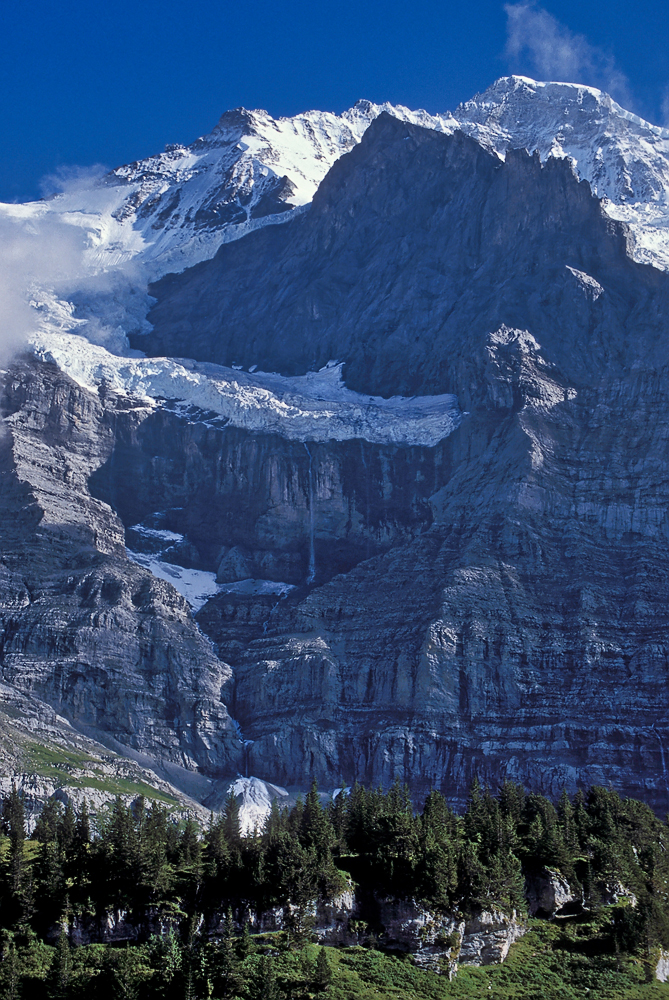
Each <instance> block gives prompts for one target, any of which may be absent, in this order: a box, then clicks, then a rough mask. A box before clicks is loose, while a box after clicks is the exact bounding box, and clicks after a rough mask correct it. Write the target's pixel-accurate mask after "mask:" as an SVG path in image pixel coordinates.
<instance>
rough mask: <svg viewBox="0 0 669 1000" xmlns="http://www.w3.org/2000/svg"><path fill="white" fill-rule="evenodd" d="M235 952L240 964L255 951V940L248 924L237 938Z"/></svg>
mask: <svg viewBox="0 0 669 1000" xmlns="http://www.w3.org/2000/svg"><path fill="white" fill-rule="evenodd" d="M235 951H236V952H237V957H238V958H239V960H240V962H243V961H244V959H245V958H248V956H249V955H250V954H251V952H252V951H253V938H252V937H251V925H250V924H249V923H248V922H246V923H245V924H244V926H243V928H242V933H241V934H240V936H239V937H238V938H237V942H236V945H235Z"/></svg>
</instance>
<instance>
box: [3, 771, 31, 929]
mask: <svg viewBox="0 0 669 1000" xmlns="http://www.w3.org/2000/svg"><path fill="white" fill-rule="evenodd" d="M2 829H3V831H4V833H6V834H7V836H8V837H9V857H8V859H7V868H6V886H7V896H8V904H9V906H8V909H7V911H6V912H5V926H16V925H18V924H20V923H22V922H23V921H24V920H25V919H26V918H27V917H28V915H29V914H28V910H29V908H30V907H29V905H28V896H29V894H30V884H29V883H30V878H29V874H28V873H26V871H25V860H24V842H25V838H26V827H25V813H24V809H23V796H22V795H19V793H18V791H17V790H16V785H14V784H12V790H11V792H10V793H9V795H8V796H7V797H6V798H5V799H4V801H3V803H2Z"/></svg>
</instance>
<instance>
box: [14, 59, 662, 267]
mask: <svg viewBox="0 0 669 1000" xmlns="http://www.w3.org/2000/svg"><path fill="white" fill-rule="evenodd" d="M382 111H387V112H389V113H390V114H393V115H395V116H397V117H399V118H402V119H404V120H406V121H410V122H412V123H414V124H417V125H422V126H425V127H427V128H434V129H438V130H440V131H444V132H452V131H453V130H455V129H457V128H461V129H462V130H463V131H465V132H467V133H468V134H469V135H471V136H473V137H474V138H476V139H477V140H478V141H479V142H481V143H482V144H483V145H485V146H486V147H488V148H491V149H495V150H496V151H497V152H498V153H499V154H500V155H501V156H503V155H504V153H505V150H506V148H507V147H508V146H512V147H519V146H520V147H526V148H527V149H529V150H530V151H533V150H535V149H536V150H538V151H539V153H540V155H541V157H542V159H545V158H546V157H547V156H568V157H570V158H571V160H572V161H573V163H574V166H575V168H576V170H577V172H578V174H579V176H580V177H582V178H585V179H586V180H588V181H589V182H590V183H591V185H592V187H593V189H594V190H595V191H596V193H597V194H598V195H599V196H600V197H606V198H608V199H610V201H611V202H612V203H613V204H612V206H611V208H610V211H611V212H612V214H615V216H616V217H623V218H626V219H628V220H629V221H630V222H631V223H632V224H633V226H634V230H635V233H636V235H637V238H638V239H639V242H640V245H642V246H644V247H645V255H646V256H647V255H648V253H652V252H653V247H654V246H655V243H653V241H651V243H648V241H647V240H645V241H644V238H643V236H644V231H645V230H649V229H650V230H653V231H655V230H658V229H659V230H664V229H665V228H666V225H665V223H666V219H665V208H666V205H667V201H668V198H667V193H668V192H669V131H667V130H666V129H662V128H659V127H658V126H656V125H651V124H649V123H648V122H645V121H643V120H642V119H641V118H638V117H637V116H636V115H633V114H631V113H630V112H628V111H625V110H624V109H623V108H621V107H620V106H619V105H618V104H616V103H615V101H613V100H612V99H611V98H610V97H609V96H608V95H607V94H604V93H602V92H601V91H599V90H595V89H594V88H592V87H584V86H579V85H576V84H569V83H538V82H536V81H533V80H530V79H527V78H525V77H518V76H512V77H503V78H502V79H500V80H497V81H496V82H495V83H494V84H493V85H492V86H491V87H489V88H488V90H486V91H485V92H484V93H482V94H477V95H476V96H475V97H473V98H472V99H471V100H470V101H467V102H465V103H464V104H462V105H460V106H459V107H458V108H457V109H456V111H455V112H454V113H453V114H450V113H446V114H443V115H430V114H428V113H427V112H425V111H411V110H409V109H408V108H405V107H402V106H393V105H390V104H372V103H371V102H369V101H359V102H358V103H357V104H356V105H355V107H353V108H351V109H349V110H348V111H345V112H343V114H341V115H336V114H333V113H330V112H320V111H307V112H305V113H304V114H300V115H295V116H294V117H292V118H278V119H275V118H273V117H272V116H271V115H270V114H268V113H267V112H266V111H246V110H245V109H243V108H239V109H236V110H234V111H228V112H226V113H225V114H224V115H223V116H222V117H221V119H220V121H219V123H218V124H217V126H216V128H214V130H213V131H212V132H211V133H210V134H209V135H206V136H203V137H201V138H199V139H197V140H196V141H195V142H194V143H192V144H191V145H190V146H174V145H172V146H167V147H166V149H165V151H164V152H163V153H160V154H158V155H156V156H152V157H149V158H148V159H145V160H140V161H138V162H136V163H131V164H128V165H126V166H122V167H118V168H116V169H115V170H113V171H111V172H110V173H109V174H107V175H105V176H104V177H101V178H94V179H93V178H92V179H89V180H88V181H87V182H85V183H84V182H80V183H76V184H70V185H68V187H67V189H66V190H65V191H64V192H63V193H61V194H59V195H57V196H55V197H54V198H51V199H49V200H46V201H41V202H34V203H32V204H30V205H26V206H22V207H21V208H20V209H19V208H18V207H17V206H15V205H11V206H9V205H7V206H3V205H0V215H2V214H11V215H12V216H13V217H14V218H16V216H17V212H19V213H20V214H21V215H22V217H23V218H24V219H25V220H26V221H30V220H31V219H35V218H39V217H41V216H44V215H46V214H48V215H56V216H57V217H58V218H59V219H61V220H62V221H64V222H66V223H68V224H70V225H74V226H78V227H80V228H82V229H83V230H84V231H85V232H86V233H87V235H88V240H89V246H88V249H87V251H86V264H87V266H88V267H89V268H91V269H95V268H110V267H115V266H118V265H119V264H122V263H124V262H127V261H129V260H133V259H134V260H136V261H137V262H141V263H142V264H144V265H146V266H147V271H148V273H149V275H150V277H152V278H154V277H156V276H158V275H159V274H163V273H165V272H166V271H168V270H181V269H183V268H184V267H187V266H189V265H191V264H193V263H196V262H197V261H198V260H203V259H206V258H208V257H211V256H213V254H214V253H215V252H216V249H217V248H218V247H219V246H220V244H221V243H222V242H226V241H228V240H232V239H237V238H239V237H240V236H242V235H244V234H245V233H247V232H249V230H251V229H254V228H256V227H257V226H261V225H266V224H267V223H275V222H282V221H285V220H286V219H287V218H289V217H290V215H291V213H292V211H293V210H295V209H296V208H297V209H299V208H300V207H301V206H304V205H306V204H308V203H309V202H310V201H311V198H312V197H313V194H314V191H315V190H316V188H317V186H318V184H319V183H320V181H321V180H322V179H323V177H324V176H325V174H326V173H327V171H328V170H329V169H330V167H331V166H332V164H333V163H334V162H335V160H337V159H338V158H339V157H340V156H341V155H342V154H343V153H345V152H347V151H348V150H350V149H351V148H352V147H353V146H354V145H355V144H356V143H357V142H359V141H360V139H361V137H362V135H363V133H364V132H365V130H366V129H367V127H368V126H369V124H370V122H371V121H372V120H373V119H374V118H376V117H377V116H378V115H379V114H380V113H381V112H382ZM613 206H616V207H615V208H614V207H613ZM655 235H656V236H657V233H656V234H655ZM661 235H663V234H661ZM656 242H657V241H656ZM661 242H662V239H661V236H660V243H661ZM658 260H659V261H661V262H662V265H663V266H665V264H666V261H667V257H666V251H665V250H664V249H663V248H659V247H658Z"/></svg>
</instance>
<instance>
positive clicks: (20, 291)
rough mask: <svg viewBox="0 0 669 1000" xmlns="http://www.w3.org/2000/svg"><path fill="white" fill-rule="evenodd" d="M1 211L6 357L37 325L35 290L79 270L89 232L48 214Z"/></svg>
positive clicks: (0, 346) (0, 294)
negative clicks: (86, 232) (32, 304)
mask: <svg viewBox="0 0 669 1000" xmlns="http://www.w3.org/2000/svg"><path fill="white" fill-rule="evenodd" d="M0 209H2V211H1V212H0V360H2V361H6V360H8V359H9V357H11V355H12V354H14V353H15V352H16V351H18V350H20V349H21V347H22V346H23V345H24V343H25V338H26V335H27V334H28V333H29V332H30V331H31V330H34V329H35V328H36V326H37V324H38V321H39V317H38V315H37V314H36V313H35V310H34V309H33V308H32V307H31V305H30V303H31V300H32V299H33V298H34V296H35V293H36V290H37V289H41V288H45V287H47V288H50V289H53V288H55V287H56V286H57V285H58V284H60V283H61V282H63V281H70V280H72V278H73V276H74V275H76V274H77V273H78V272H80V270H81V260H82V253H83V250H84V245H85V234H84V233H83V232H82V231H81V230H80V229H77V228H75V227H73V226H67V225H64V224H63V223H62V222H60V220H58V219H57V218H56V217H54V216H52V215H50V214H48V213H43V214H41V215H40V214H38V213H36V212H33V211H30V210H27V211H26V210H22V207H21V206H14V205H3V206H0Z"/></svg>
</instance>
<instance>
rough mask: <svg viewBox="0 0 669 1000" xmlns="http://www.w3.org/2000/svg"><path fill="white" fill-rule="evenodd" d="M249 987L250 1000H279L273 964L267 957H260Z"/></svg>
mask: <svg viewBox="0 0 669 1000" xmlns="http://www.w3.org/2000/svg"><path fill="white" fill-rule="evenodd" d="M249 985H250V990H249V995H250V998H251V1000H279V997H280V996H281V992H280V990H279V986H278V983H277V981H276V972H275V971H274V962H273V961H272V959H271V958H270V956H269V955H263V956H262V958H261V959H260V961H259V962H258V965H257V966H256V969H255V971H254V974H253V976H252V979H251V983H250V984H249Z"/></svg>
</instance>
